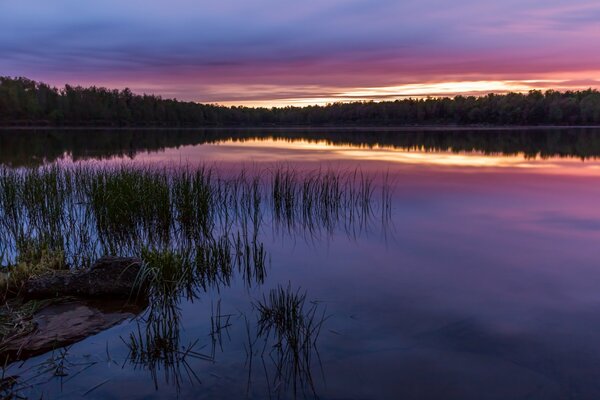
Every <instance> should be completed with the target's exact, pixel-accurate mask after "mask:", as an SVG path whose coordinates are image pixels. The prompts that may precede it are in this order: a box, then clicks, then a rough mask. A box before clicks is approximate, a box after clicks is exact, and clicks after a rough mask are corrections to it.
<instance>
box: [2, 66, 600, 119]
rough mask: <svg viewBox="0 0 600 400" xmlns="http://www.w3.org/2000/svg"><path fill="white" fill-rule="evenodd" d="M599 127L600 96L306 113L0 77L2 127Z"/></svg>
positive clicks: (507, 97)
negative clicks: (54, 85)
mask: <svg viewBox="0 0 600 400" xmlns="http://www.w3.org/2000/svg"><path fill="white" fill-rule="evenodd" d="M334 124H344V125H382V126H385V125H388V126H392V125H419V124H421V125H425V124H439V125H443V124H450V125H469V124H473V125H596V124H600V92H598V91H597V90H595V89H588V90H581V91H566V92H558V91H554V90H548V91H546V92H542V91H539V90H532V91H530V92H528V93H508V94H503V95H498V94H488V95H486V96H456V97H453V98H449V97H441V98H424V99H413V98H409V99H403V100H395V101H382V102H373V101H368V102H352V103H333V104H328V105H325V106H306V107H275V108H263V107H256V108H254V107H236V106H233V107H226V106H219V105H214V104H199V103H195V102H186V101H178V100H175V99H163V98H161V97H160V96H154V95H146V94H144V95H137V94H134V93H132V92H131V90H129V89H124V90H110V89H106V88H102V87H87V88H84V87H80V86H71V85H65V87H64V88H61V89H58V88H55V87H51V86H50V85H47V84H45V83H41V82H36V81H33V80H30V79H27V78H10V77H0V125H5V126H6V125H30V126H31V125H50V126H166V127H186V126H190V127H191V126H269V125H288V126H289V125H334Z"/></svg>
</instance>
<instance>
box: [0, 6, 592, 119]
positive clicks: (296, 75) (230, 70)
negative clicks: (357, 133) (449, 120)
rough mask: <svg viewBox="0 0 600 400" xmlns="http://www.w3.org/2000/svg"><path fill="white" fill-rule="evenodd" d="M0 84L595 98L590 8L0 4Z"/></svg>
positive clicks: (183, 93)
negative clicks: (546, 93)
mask: <svg viewBox="0 0 600 400" xmlns="http://www.w3.org/2000/svg"><path fill="white" fill-rule="evenodd" d="M0 75H2V76H26V77H28V78H31V79H35V80H40V81H44V82H47V83H50V84H52V85H56V86H63V85H64V84H65V83H69V84H75V85H84V86H90V85H96V86H105V87H110V88H125V87H129V88H131V89H132V90H133V91H134V92H136V93H152V94H158V95H161V96H163V97H169V98H172V97H175V98H178V99H181V100H189V101H198V102H203V103H218V104H224V105H247V106H268V107H270V106H285V105H306V104H325V103H329V102H335V101H354V100H376V101H377V100H389V99H396V98H403V97H423V96H453V95H456V94H475V95H477V94H485V93H489V92H495V93H503V92H507V91H527V90H530V89H542V90H545V89H549V88H553V89H558V90H566V89H582V88H588V87H593V88H598V87H600V1H598V0H571V1H564V0H502V1H499V0H494V1H489V0H399V1H393V0H304V1H298V0H294V1H288V0H218V1H217V0H213V1H210V2H209V1H198V0H195V1H193V0H169V1H152V0H144V1H138V0H127V1H123V0H102V1H96V0H86V1H81V0H53V1H48V0H0Z"/></svg>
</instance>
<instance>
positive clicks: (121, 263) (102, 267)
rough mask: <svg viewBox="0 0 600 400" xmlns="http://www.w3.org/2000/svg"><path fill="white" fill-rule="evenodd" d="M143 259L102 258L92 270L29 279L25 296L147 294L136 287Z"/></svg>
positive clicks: (53, 273) (127, 296)
mask: <svg viewBox="0 0 600 400" xmlns="http://www.w3.org/2000/svg"><path fill="white" fill-rule="evenodd" d="M140 268H141V260H140V259H139V258H133V257H102V258H100V259H99V260H98V261H96V263H94V264H93V265H92V266H91V267H90V268H89V269H85V270H81V271H56V272H52V273H48V274H44V275H41V276H39V277H36V278H32V279H30V280H28V281H27V282H26V283H25V285H24V287H23V289H22V290H21V293H20V294H21V296H22V297H23V298H24V299H26V300H29V299H50V298H54V297H65V296H75V297H80V298H98V297H102V298H133V299H135V298H137V297H139V296H140V295H141V296H142V297H145V293H144V291H143V290H138V289H136V288H135V283H136V279H137V276H138V273H139V271H140Z"/></svg>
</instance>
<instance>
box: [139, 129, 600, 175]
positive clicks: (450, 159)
mask: <svg viewBox="0 0 600 400" xmlns="http://www.w3.org/2000/svg"><path fill="white" fill-rule="evenodd" d="M136 158H137V159H139V160H143V161H152V162H161V161H163V162H172V161H175V162H178V161H182V160H183V161H184V162H192V163H194V162H218V161H225V162H288V161H289V162H292V161H310V162H322V163H328V162H329V163H330V162H332V161H335V162H360V161H365V162H372V161H377V162H385V163H390V164H392V165H394V164H396V165H405V166H423V167H431V168H448V169H462V170H465V171H471V170H475V169H477V171H493V170H495V169H503V170H504V169H515V170H527V171H531V172H535V173H542V174H560V175H587V176H589V175H600V162H598V161H585V162H582V161H581V160H579V159H569V158H558V157H554V158H544V159H532V158H531V157H526V156H525V155H524V154H523V153H521V154H517V155H506V156H504V155H503V156H500V155H487V154H484V153H481V152H469V153H467V152H460V153H453V152H444V151H439V152H429V151H424V150H420V149H415V150H406V149H396V148H393V147H391V146H378V145H376V146H352V145H335V144H331V143H329V142H327V141H309V140H297V141H289V140H278V139H274V138H265V139H251V140H246V141H234V140H231V139H229V140H224V141H221V142H217V143H216V144H203V145H193V146H183V147H181V148H179V149H176V150H171V149H168V150H166V151H164V152H162V153H155V154H148V155H139V156H137V157H136Z"/></svg>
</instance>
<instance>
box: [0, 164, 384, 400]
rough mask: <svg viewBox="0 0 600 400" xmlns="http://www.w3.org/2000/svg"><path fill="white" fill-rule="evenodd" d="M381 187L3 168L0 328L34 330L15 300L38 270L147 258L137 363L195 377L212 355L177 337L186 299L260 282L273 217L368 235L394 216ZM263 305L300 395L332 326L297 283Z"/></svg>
mask: <svg viewBox="0 0 600 400" xmlns="http://www.w3.org/2000/svg"><path fill="white" fill-rule="evenodd" d="M375 187H376V186H375V184H374V178H373V176H370V175H366V174H362V173H361V172H360V171H341V172H340V171H332V170H316V171H312V172H299V171H296V170H294V169H292V168H287V167H282V166H278V167H275V168H274V169H266V170H259V171H253V172H249V171H247V170H242V171H240V172H239V173H237V174H234V175H232V174H230V175H220V174H219V173H218V172H217V171H216V170H213V169H211V168H206V167H200V168H189V167H169V168H167V167H165V168H151V167H144V166H133V165H120V166H111V167H109V166H103V167H95V168H92V167H85V166H70V167H65V166H57V165H55V166H50V167H41V168H30V169H18V170H16V169H8V168H1V167H0V268H1V269H2V270H3V272H2V273H1V275H0V284H1V285H2V288H3V289H2V293H1V295H2V297H3V298H4V299H5V300H4V305H3V306H2V308H0V335H2V336H1V337H2V338H4V339H5V340H6V338H10V337H11V336H12V335H19V334H25V333H26V332H27V331H28V329H30V328H31V325H30V321H31V317H32V316H33V313H34V312H35V311H36V310H37V309H39V308H36V307H39V306H40V305H39V304H36V303H26V304H17V303H11V302H7V301H6V298H7V297H8V296H7V295H8V294H12V295H14V294H18V290H19V288H20V287H21V286H22V284H23V282H24V281H25V280H27V279H29V278H30V277H32V276H36V275H38V274H42V273H47V272H48V271H52V270H58V269H65V268H70V269H75V268H85V267H88V266H90V265H91V264H92V263H93V261H95V260H96V259H98V258H99V257H101V256H104V255H113V256H123V257H126V256H135V257H140V258H141V259H142V268H141V272H140V274H139V276H138V279H137V288H138V289H139V290H148V294H149V307H148V309H147V310H146V312H145V313H144V315H143V317H142V319H141V320H140V321H139V325H138V329H137V330H136V331H135V332H132V334H131V335H130V336H129V337H127V338H126V339H124V341H125V342H126V344H127V345H128V347H129V350H130V351H129V357H128V360H129V362H130V363H131V364H133V365H134V366H136V367H142V368H145V369H148V370H149V371H151V373H152V375H153V377H155V378H156V377H157V373H158V371H160V370H163V371H164V373H165V374H166V378H167V380H168V379H172V380H178V379H179V378H180V374H181V373H182V372H183V373H186V374H188V376H189V377H190V379H191V380H192V381H195V380H197V379H196V378H197V377H194V374H193V371H192V370H190V369H189V368H188V367H189V365H188V364H187V361H186V360H187V359H189V358H202V359H206V360H212V357H213V356H214V354H211V355H204V354H202V353H200V352H198V351H197V343H195V342H194V343H191V344H188V345H187V346H182V344H181V343H180V341H181V338H180V336H179V329H180V324H181V315H180V311H179V306H180V302H181V300H182V299H183V298H187V299H191V300H193V299H196V298H198V297H199V295H200V293H201V291H206V290H208V289H209V288H210V289H216V290H219V288H220V287H222V286H227V285H229V284H230V283H231V281H232V279H233V277H234V275H235V274H239V275H240V276H242V277H243V280H244V282H245V284H246V285H247V286H251V285H254V284H262V283H263V282H264V279H265V275H266V271H267V265H268V263H269V255H268V252H267V249H266V247H265V245H264V243H263V242H262V241H261V237H262V235H263V234H264V228H263V227H264V225H265V224H270V225H271V227H272V229H273V230H274V232H282V233H289V234H296V233H302V234H305V235H307V236H309V237H318V236H319V235H321V234H322V233H324V234H327V235H329V234H332V233H334V232H335V231H336V230H338V229H339V230H341V231H344V232H346V233H351V234H353V235H354V234H356V232H357V231H364V230H366V229H367V228H368V226H369V223H370V221H372V220H375V218H374V217H375V215H376V214H375V212H376V210H377V209H378V208H379V209H380V210H381V215H382V218H383V219H384V220H385V219H389V217H390V202H391V194H390V193H391V192H390V189H389V187H388V186H387V184H386V183H385V182H384V184H383V185H382V188H381V195H380V196H376V189H375ZM255 309H256V310H257V311H258V314H259V319H258V325H257V337H260V338H263V339H265V346H266V343H267V341H269V342H273V343H272V347H271V350H270V351H269V354H270V355H271V356H272V358H273V360H275V362H276V367H277V368H276V369H277V374H276V380H277V382H276V384H277V385H278V386H279V385H281V383H285V382H288V383H290V385H292V386H293V389H294V393H295V392H296V390H297V389H298V388H300V387H302V388H304V387H305V386H306V385H308V386H309V387H310V388H313V385H312V375H311V367H312V363H313V358H314V357H313V356H314V355H315V354H317V355H318V353H317V352H316V340H317V338H318V335H319V332H320V329H321V326H322V323H323V321H324V316H323V315H321V314H320V313H319V312H318V307H317V305H316V304H315V303H308V302H307V301H306V294H305V293H301V292H299V291H292V290H291V288H290V287H289V286H288V287H285V288H284V287H280V288H278V289H274V290H273V291H271V292H270V293H269V295H268V296H265V298H264V299H263V300H262V301H259V302H257V303H256V304H255ZM216 313H217V314H216V317H215V318H216V319H214V320H213V321H212V332H213V335H212V336H211V337H212V340H213V345H214V343H215V340H218V341H219V342H220V333H221V331H222V330H223V329H225V327H226V326H228V325H229V317H224V318H221V317H222V316H221V314H220V305H217V312H216ZM0 352H1V348H0ZM213 352H214V351H213ZM178 382H179V381H177V382H176V383H177V384H178ZM155 383H156V381H155ZM0 384H6V385H9V384H10V381H5V382H4V381H3V382H0ZM313 391H314V388H313Z"/></svg>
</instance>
